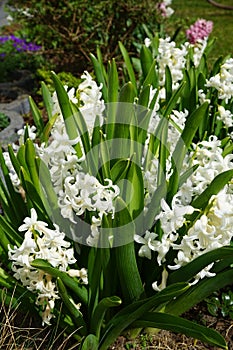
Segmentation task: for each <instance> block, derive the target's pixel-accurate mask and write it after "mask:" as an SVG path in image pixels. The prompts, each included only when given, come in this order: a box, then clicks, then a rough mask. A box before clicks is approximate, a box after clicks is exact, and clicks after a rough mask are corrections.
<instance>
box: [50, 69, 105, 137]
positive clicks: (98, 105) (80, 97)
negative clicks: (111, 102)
mask: <svg viewBox="0 0 233 350" xmlns="http://www.w3.org/2000/svg"><path fill="white" fill-rule="evenodd" d="M81 79H83V81H82V82H81V83H80V84H79V87H78V89H77V91H75V89H74V88H72V89H70V90H68V86H64V88H65V89H66V91H67V94H68V97H69V99H70V101H72V102H73V103H74V104H75V105H77V106H78V107H79V110H80V111H81V113H82V115H83V117H84V119H85V121H86V124H87V128H88V130H89V131H91V130H92V128H93V126H94V121H95V118H96V116H97V115H98V116H99V117H100V119H101V120H102V114H103V111H104V108H105V106H104V100H103V99H102V92H101V89H102V85H100V86H98V85H97V83H96V82H95V80H94V79H93V78H92V77H91V75H90V74H89V73H88V72H87V71H85V72H84V73H83V74H82V75H81ZM52 98H53V114H55V113H57V114H58V115H59V116H61V115H62V113H61V109H60V106H59V102H58V98H57V94H56V91H55V92H54V94H53V96H52Z"/></svg>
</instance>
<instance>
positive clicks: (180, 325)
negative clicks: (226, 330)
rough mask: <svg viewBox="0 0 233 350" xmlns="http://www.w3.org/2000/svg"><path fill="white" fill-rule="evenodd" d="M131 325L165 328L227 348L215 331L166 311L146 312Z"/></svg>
mask: <svg viewBox="0 0 233 350" xmlns="http://www.w3.org/2000/svg"><path fill="white" fill-rule="evenodd" d="M131 326H132V327H135V328H138V327H143V328H147V327H152V328H158V329H166V330H169V331H171V332H175V333H182V334H185V335H186V336H188V337H193V338H195V339H199V340H201V341H203V342H206V343H208V344H211V345H214V346H218V347H220V348H221V349H227V344H226V341H225V339H224V338H223V337H222V336H221V335H220V334H219V333H217V332H216V331H214V330H212V329H210V328H207V327H204V326H201V325H198V324H196V323H194V322H191V321H188V320H185V319H183V318H181V317H177V316H173V315H169V314H167V313H160V312H148V313H147V314H145V315H143V316H142V317H140V319H139V320H137V321H135V322H134V323H133V324H132V325H131Z"/></svg>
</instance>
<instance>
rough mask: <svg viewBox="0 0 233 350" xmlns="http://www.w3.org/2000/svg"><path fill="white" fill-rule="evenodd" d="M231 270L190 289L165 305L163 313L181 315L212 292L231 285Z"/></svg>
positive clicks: (232, 274)
mask: <svg viewBox="0 0 233 350" xmlns="http://www.w3.org/2000/svg"><path fill="white" fill-rule="evenodd" d="M232 278H233V270H232V268H230V269H228V270H226V271H223V272H219V273H218V274H217V275H216V276H214V277H210V278H205V279H203V280H201V281H199V282H198V283H197V284H195V285H193V286H191V287H190V289H189V290H188V291H187V292H185V293H184V294H183V295H182V296H179V297H177V298H176V299H175V300H172V301H171V302H170V303H168V304H167V305H166V308H165V312H167V313H171V314H173V315H181V314H183V313H184V312H186V311H187V310H189V309H191V308H192V307H193V306H194V305H196V304H198V303H199V302H201V301H202V300H204V299H205V298H207V297H208V296H209V295H211V294H213V292H215V291H217V290H219V289H221V288H224V287H225V286H227V285H231V284H232Z"/></svg>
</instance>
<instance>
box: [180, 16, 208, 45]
mask: <svg viewBox="0 0 233 350" xmlns="http://www.w3.org/2000/svg"><path fill="white" fill-rule="evenodd" d="M212 30H213V22H212V21H206V20H205V19H198V20H197V21H196V22H195V23H194V24H192V25H191V26H190V28H189V29H188V30H186V35H187V39H188V41H189V42H190V43H191V44H195V43H196V42H197V41H198V40H202V39H204V38H206V37H208V36H209V34H210V33H211V32H212Z"/></svg>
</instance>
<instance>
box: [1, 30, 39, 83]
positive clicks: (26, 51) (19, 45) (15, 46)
mask: <svg viewBox="0 0 233 350" xmlns="http://www.w3.org/2000/svg"><path fill="white" fill-rule="evenodd" d="M0 43H1V45H0V81H6V80H11V79H12V78H11V76H12V74H14V72H15V71H16V70H29V71H31V72H34V71H36V69H37V68H38V67H40V66H41V65H42V64H44V63H45V61H44V59H43V57H42V55H41V53H40V51H39V50H40V47H39V46H37V45H34V44H32V43H30V42H29V41H27V40H25V39H21V38H19V37H16V36H14V35H3V36H0Z"/></svg>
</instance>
